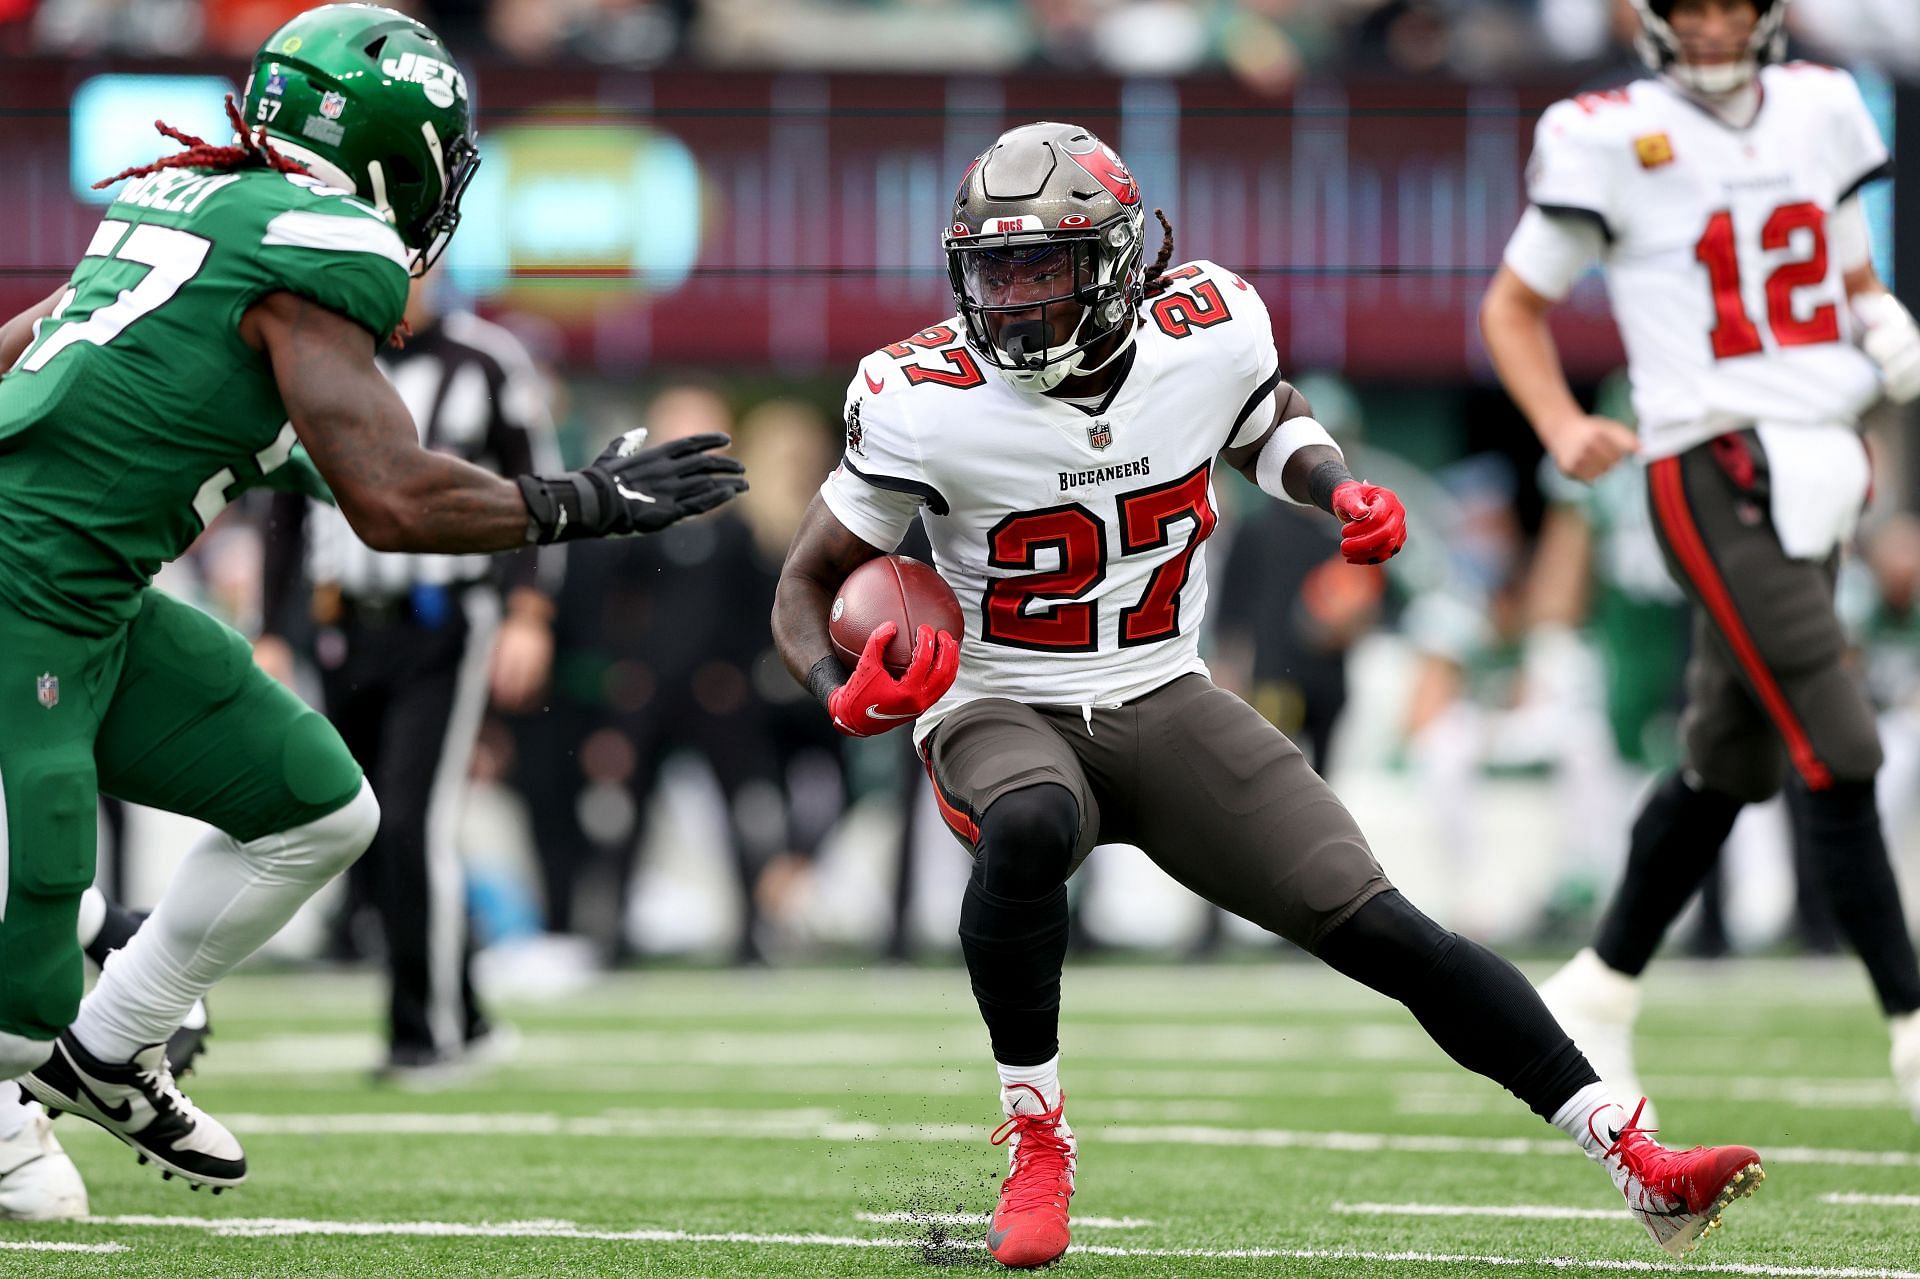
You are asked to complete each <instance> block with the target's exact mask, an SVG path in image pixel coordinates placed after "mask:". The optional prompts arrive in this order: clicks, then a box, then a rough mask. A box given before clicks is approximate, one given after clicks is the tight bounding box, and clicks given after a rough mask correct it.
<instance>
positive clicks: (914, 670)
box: [773, 493, 960, 737]
mask: <svg viewBox="0 0 1920 1279" xmlns="http://www.w3.org/2000/svg"><path fill="white" fill-rule="evenodd" d="M884 553H885V552H883V551H882V550H881V549H880V548H879V547H877V546H874V545H873V544H872V543H870V542H867V541H865V540H864V539H862V538H860V537H859V536H858V535H856V534H855V533H854V532H853V531H852V530H851V529H849V528H848V527H847V526H846V525H845V524H842V523H841V522H840V519H839V517H838V516H836V515H835V514H834V513H833V511H832V510H831V509H830V508H829V507H828V506H827V500H826V498H825V497H824V496H823V495H822V494H818V493H816V494H815V495H814V498H813V501H812V503H811V504H809V505H808V507H807V513H806V514H805V515H804V516H802V517H801V520H800V531H799V532H797V533H795V534H794V537H793V544H792V545H791V546H790V547H788V549H787V559H786V563H784V564H782V565H781V566H780V582H779V585H778V586H776V587H775V589H774V595H773V643H774V647H775V648H777V649H779V650H780V660H781V661H783V662H785V663H786V666H787V672H788V673H789V674H791V675H792V676H793V678H794V679H795V680H796V681H798V682H799V683H801V684H803V685H805V687H806V689H807V691H808V692H809V693H812V694H813V695H814V697H815V698H816V699H817V700H818V701H819V702H820V704H821V705H823V706H825V707H826V708H827V713H828V714H829V715H831V716H832V717H833V726H834V727H835V728H837V729H839V730H840V731H841V732H843V733H845V734H847V735H848V736H849V737H871V736H873V735H875V734H878V733H885V732H888V731H890V730H892V729H895V728H898V727H900V726H901V725H902V724H905V723H910V722H912V721H913V720H914V719H915V718H917V717H918V716H919V715H920V713H921V712H922V711H924V710H926V709H927V708H928V707H929V706H932V705H933V704H934V703H935V702H937V701H939V700H940V698H941V697H942V696H943V695H944V694H945V693H946V691H947V689H948V688H950V687H952V685H953V680H954V676H955V674H957V673H958V671H959V669H960V642H959V640H958V639H957V638H956V637H954V636H952V635H948V634H947V633H946V632H945V631H942V632H940V633H939V634H938V635H934V634H931V633H930V632H929V629H928V628H927V627H922V628H921V634H920V635H918V636H916V637H915V643H914V647H913V662H912V664H911V665H910V666H908V667H907V669H906V671H905V672H904V673H902V674H901V675H900V676H899V677H898V678H895V677H894V676H893V675H891V674H889V673H888V671H887V669H886V666H885V664H884V663H883V662H882V661H881V654H882V653H883V652H884V651H885V650H886V647H887V645H888V644H889V643H890V642H891V641H892V639H893V636H894V633H895V628H894V624H893V623H892V622H884V623H882V624H881V625H880V626H879V627H877V628H875V630H874V632H873V634H872V635H871V636H869V637H868V639H867V646H866V649H865V650H864V651H863V652H862V653H861V654H860V662H859V665H857V666H855V667H854V668H853V669H852V670H851V671H850V670H848V669H847V665H846V663H845V662H842V661H841V660H840V658H839V657H838V656H837V655H836V654H835V653H834V651H833V642H832V641H831V640H830V639H829V638H828V636H827V618H828V613H829V611H830V610H831V608H832V607H833V597H834V595H835V594H836V593H838V591H839V590H840V584H841V583H842V582H844V581H846V580H847V577H848V575H849V574H851V573H852V572H853V570H855V569H856V568H859V567H860V566H861V565H862V564H865V563H866V562H867V561H868V560H870V559H874V558H875V557H877V556H879V555H882V554H884ZM876 713H877V715H876Z"/></svg>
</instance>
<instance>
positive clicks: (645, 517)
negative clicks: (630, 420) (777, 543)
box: [517, 430, 747, 543]
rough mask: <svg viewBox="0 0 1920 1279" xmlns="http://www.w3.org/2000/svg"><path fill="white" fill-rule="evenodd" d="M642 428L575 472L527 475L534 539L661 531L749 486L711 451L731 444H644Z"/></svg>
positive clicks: (718, 437)
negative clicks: (553, 474) (652, 446)
mask: <svg viewBox="0 0 1920 1279" xmlns="http://www.w3.org/2000/svg"><path fill="white" fill-rule="evenodd" d="M646 438H647V433H646V432H645V431H644V430H639V431H628V432H627V433H626V434H625V435H623V436H621V437H620V438H619V439H617V440H615V441H614V442H613V443H611V444H609V445H608V446H607V448H606V451H605V452H603V453H602V454H600V456H599V457H596V458H595V459H593V461H592V462H591V463H589V464H588V465H586V466H584V467H582V468H581V469H579V470H577V471H568V472H566V473H565V474H564V475H555V476H541V475H522V476H520V477H519V479H518V481H517V482H518V483H519V485H520V492H521V494H522V495H523V496H524V497H525V498H526V499H527V513H528V515H529V517H530V518H529V519H528V521H527V540H528V541H529V542H541V543H546V542H572V541H576V540H578V539H580V538H583V537H631V536H634V535H635V534H639V533H658V532H659V531H660V530H661V529H663V528H665V527H667V525H669V524H673V523H677V522H678V521H680V520H683V519H685V518H687V517H688V516H689V515H698V514H700V513H701V512H702V511H711V510H712V509H713V508H714V507H716V506H718V505H720V504H721V503H722V502H725V501H727V500H729V499H730V498H732V497H733V496H734V495H735V494H737V493H741V492H744V491H745V490H746V487H747V481H746V478H745V470H744V468H742V467H741V465H740V463H738V462H736V461H734V459H732V458H730V457H717V456H715V455H714V454H713V452H712V451H711V450H713V449H717V448H724V447H726V446H727V445H728V444H730V443H732V441H731V440H729V439H728V438H727V437H726V436H725V435H722V434H720V433H719V432H717V431H716V432H711V433H709V434H706V435H689V436H687V437H686V438H685V439H682V440H674V441H672V442H671V443H667V444H662V445H659V446H658V447H656V448H650V449H643V448H641V447H640V445H641V443H642V442H643V441H644V440H645V439H646Z"/></svg>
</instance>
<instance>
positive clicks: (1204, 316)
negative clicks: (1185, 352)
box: [1153, 280, 1233, 338]
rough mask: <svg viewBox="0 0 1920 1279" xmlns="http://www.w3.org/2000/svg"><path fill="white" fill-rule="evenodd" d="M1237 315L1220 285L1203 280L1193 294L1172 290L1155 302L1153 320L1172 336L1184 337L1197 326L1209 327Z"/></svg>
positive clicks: (1195, 287) (1196, 286)
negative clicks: (1229, 308)
mask: <svg viewBox="0 0 1920 1279" xmlns="http://www.w3.org/2000/svg"><path fill="white" fill-rule="evenodd" d="M1232 318H1233V312H1231V311H1229V310H1228V309H1227V300H1226V299H1225V298H1223V297H1221V296H1220V286H1219V285H1217V284H1215V283H1214V282H1213V281H1212V280H1202V281H1200V283H1198V284H1196V285H1194V286H1193V292H1191V293H1169V294H1168V295H1167V296H1166V297H1163V298H1161V299H1159V300H1158V301H1157V302H1155V303H1154V304H1153V322H1154V323H1155V324H1157V325H1159V326H1160V331H1161V332H1162V333H1165V334H1166V335H1167V336H1168V337H1173V338H1183V337H1186V336H1187V335H1189V334H1190V333H1192V332H1193V331H1194V330H1195V329H1209V328H1212V327H1213V326H1214V325H1216V324H1224V323H1225V322H1226V321H1228V320H1231V319H1232Z"/></svg>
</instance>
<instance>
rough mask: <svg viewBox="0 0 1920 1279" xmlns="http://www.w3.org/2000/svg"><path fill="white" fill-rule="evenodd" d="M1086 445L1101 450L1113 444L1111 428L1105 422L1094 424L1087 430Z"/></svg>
mask: <svg viewBox="0 0 1920 1279" xmlns="http://www.w3.org/2000/svg"><path fill="white" fill-rule="evenodd" d="M1087 443H1089V444H1091V445H1093V447H1095V448H1097V449H1103V448H1105V447H1107V445H1109V444H1111V443H1113V428H1112V427H1111V426H1108V425H1107V424H1106V423H1105V422H1095V423H1094V424H1093V425H1092V426H1090V427H1088V428H1087Z"/></svg>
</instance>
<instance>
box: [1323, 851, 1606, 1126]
mask: <svg viewBox="0 0 1920 1279" xmlns="http://www.w3.org/2000/svg"><path fill="white" fill-rule="evenodd" d="M1318 953H1319V956H1320V958H1321V959H1323V960H1325V961H1326V962H1327V964H1328V965H1330V966H1331V967H1332V968H1334V969H1335V970H1336V971H1338V972H1341V973H1345V974H1346V975H1347V976H1349V977H1351V978H1353V979H1354V980H1355V981H1357V982H1361V983H1362V984H1364V985H1367V986H1370V987H1372V988H1373V989H1374V990H1377V991H1379V992H1380V993H1381V994H1383V995H1386V996H1389V997H1390V998H1393V999H1397V1000H1399V1001H1400V1002H1401V1003H1403V1004H1405V1005H1406V1006H1407V1009H1408V1010H1409V1011H1410V1012H1412V1013H1413V1015H1414V1017H1415V1019H1416V1020H1418V1021H1419V1023H1420V1025H1421V1026H1422V1027H1424V1028H1425V1029H1426V1032H1427V1033H1428V1034H1429V1035H1431V1036H1433V1042H1434V1043H1436V1044H1438V1045H1440V1047H1441V1048H1442V1049H1444V1050H1445V1051H1446V1054H1447V1056H1449V1057H1451V1058H1453V1059H1454V1060H1455V1061H1457V1062H1459V1063H1460V1064H1461V1065H1462V1066H1465V1067H1466V1068H1467V1069H1468V1070H1471V1071H1473V1072H1474V1073H1475V1074H1479V1075H1485V1076H1486V1077H1487V1078H1488V1079H1491V1080H1493V1081H1494V1082H1495V1083H1497V1084H1499V1085H1500V1086H1501V1087H1502V1088H1505V1089H1506V1090H1507V1091H1508V1092H1510V1093H1512V1094H1513V1095H1514V1096H1516V1097H1518V1098H1519V1099H1520V1100H1521V1101H1524V1102H1526V1103H1527V1105H1528V1106H1530V1107H1531V1108H1532V1109H1533V1112H1534V1113H1535V1114H1537V1115H1539V1116H1540V1117H1541V1118H1542V1119H1548V1120H1551V1119H1552V1118H1553V1116H1554V1114H1555V1112H1556V1111H1558V1110H1559V1109H1560V1107H1561V1106H1562V1105H1564V1104H1565V1103H1566V1101H1567V1099H1568V1098H1570V1097H1572V1096H1573V1094H1575V1093H1576V1092H1578V1091H1580V1090H1581V1089H1582V1088H1584V1087H1586V1086H1587V1085H1588V1084H1591V1083H1597V1082H1599V1076H1598V1075H1596V1074H1594V1071H1593V1067H1592V1066H1590V1065H1588V1064H1587V1059H1586V1057H1585V1056H1583V1055H1582V1054H1581V1052H1580V1050H1579V1049H1578V1048H1576V1047H1575V1046H1574V1043H1573V1040H1571V1039H1570V1038H1568V1037H1567V1032H1566V1031H1564V1030H1562V1029H1560V1024H1559V1023H1558V1022H1556V1021H1554V1019H1553V1014H1552V1013H1550V1012H1548V1011H1547V1006H1546V1005H1545V1004H1543V1003H1541V1002H1540V996H1539V995H1537V994H1535V993H1534V989H1533V987H1532V986H1531V985H1529V984H1528V983H1527V979H1526V978H1525V977H1523V976H1521V975H1520V970H1519V969H1517V968H1515V967H1514V966H1513V965H1512V964H1510V963H1508V962H1507V961H1506V960H1504V959H1502V958H1500V956H1498V955H1496V954H1494V953H1493V952H1492V951H1490V950H1488V949H1487V948H1486V947H1484V946H1482V945H1480V944H1479V943H1477V942H1474V941H1469V940H1468V939H1467V938H1465V937H1462V936H1460V935H1459V934H1458V933H1451V932H1448V931H1447V930H1446V929H1444V928H1442V927H1440V925H1438V924H1436V923H1434V922H1433V921H1432V920H1431V919H1428V918H1427V917H1426V916H1425V915H1423V914H1421V913H1420V912H1419V911H1418V910H1416V909H1415V908H1414V906H1413V904H1412V903H1411V902H1409V901H1408V900H1407V899H1406V898H1405V897H1403V896H1401V894H1400V891H1399V890H1398V889H1389V890H1388V891H1386V892H1384V893H1381V894H1380V895H1379V896H1377V897H1375V898H1374V899H1373V900H1371V901H1369V902H1368V903H1367V904H1366V905H1364V906H1362V907H1361V908H1360V909H1359V910H1357V911H1355V912H1354V915H1353V918H1351V919H1349V920H1348V921H1347V922H1346V923H1344V924H1342V925H1340V926H1339V927H1338V928H1336V929H1334V930H1333V932H1331V933H1329V934H1328V935H1327V937H1326V939H1325V940H1324V941H1322V942H1321V943H1320V949H1319V952H1318Z"/></svg>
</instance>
